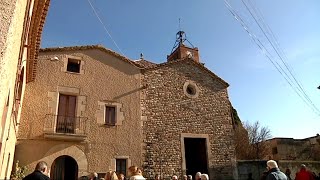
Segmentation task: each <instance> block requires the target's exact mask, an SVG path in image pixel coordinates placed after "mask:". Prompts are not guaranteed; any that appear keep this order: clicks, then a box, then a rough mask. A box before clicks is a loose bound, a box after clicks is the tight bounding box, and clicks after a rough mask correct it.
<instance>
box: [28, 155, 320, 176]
mask: <svg viewBox="0 0 320 180" xmlns="http://www.w3.org/2000/svg"><path fill="white" fill-rule="evenodd" d="M128 172H129V174H128V175H129V177H130V178H126V177H125V176H124V174H121V173H116V172H115V171H109V172H107V173H106V175H105V176H104V178H100V179H99V178H98V174H97V173H95V172H93V173H90V174H89V175H88V176H82V177H80V178H79V180H146V178H144V177H143V175H142V169H141V168H139V167H137V166H131V167H129V169H128ZM178 179H179V178H178V176H176V175H173V176H172V177H171V180H178ZM23 180H50V170H49V169H48V165H47V163H46V162H44V161H40V162H38V164H37V165H36V168H35V170H34V172H32V173H31V174H29V175H28V176H26V177H25V178H23ZM155 180H161V176H160V175H156V176H155ZM181 180H192V175H183V176H182V178H181ZM195 180H209V175H208V174H202V173H201V172H197V173H196V174H195ZM247 180H254V179H253V178H252V173H249V175H248V179H247ZM260 180H293V179H292V178H291V171H290V169H286V171H285V173H283V172H281V171H280V169H279V167H278V164H277V162H276V161H274V160H269V161H267V171H266V172H264V173H263V174H262V176H261V178H260ZM294 180H320V173H319V176H317V175H316V174H315V173H313V172H310V171H308V170H307V167H306V165H304V164H302V165H301V167H300V171H299V172H297V173H296V176H295V178H294Z"/></svg>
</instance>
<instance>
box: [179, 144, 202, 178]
mask: <svg viewBox="0 0 320 180" xmlns="http://www.w3.org/2000/svg"><path fill="white" fill-rule="evenodd" d="M184 149H185V161H186V171H187V172H186V173H187V174H188V175H192V176H193V177H194V175H195V174H196V173H197V172H201V173H206V174H208V156H207V145H206V138H184Z"/></svg>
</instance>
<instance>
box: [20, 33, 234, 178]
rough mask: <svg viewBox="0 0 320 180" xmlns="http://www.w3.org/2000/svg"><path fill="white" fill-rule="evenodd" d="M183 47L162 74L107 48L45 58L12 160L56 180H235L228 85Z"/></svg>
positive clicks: (53, 52) (52, 51)
mask: <svg viewBox="0 0 320 180" xmlns="http://www.w3.org/2000/svg"><path fill="white" fill-rule="evenodd" d="M179 38H180V39H178V40H179V43H178V44H177V46H176V47H175V48H174V51H173V52H172V53H171V54H170V55H169V56H168V59H167V62H165V63H161V64H155V63H152V62H150V61H147V60H145V59H143V57H141V59H139V60H136V61H133V60H130V59H128V58H125V57H123V56H121V55H119V54H117V53H115V52H113V51H111V50H108V49H106V48H104V47H102V46H76V47H64V48H47V49H43V50H41V52H40V57H39V61H38V64H37V76H36V79H35V81H34V82H32V83H29V84H28V85H27V86H26V93H25V101H27V102H28V104H25V105H24V106H23V111H22V121H21V123H20V131H19V135H18V145H17V146H16V152H17V153H16V156H15V159H16V160H19V161H20V162H21V163H22V164H23V165H27V166H29V167H33V166H34V165H35V163H36V162H38V161H39V160H44V161H46V162H48V164H49V168H51V177H52V179H75V178H76V177H79V176H82V175H86V174H87V173H89V172H92V171H95V172H98V173H99V174H100V175H102V176H103V173H105V172H107V171H109V170H115V171H118V172H119V171H120V172H123V173H125V174H126V173H127V172H126V170H127V168H128V167H129V166H130V165H138V166H142V167H143V168H144V175H145V176H146V177H147V178H148V179H153V177H154V175H155V174H161V176H162V177H163V178H170V176H172V175H178V176H181V175H183V174H186V173H187V174H192V175H194V174H195V172H197V171H201V172H202V173H208V174H209V175H210V177H211V178H213V179H236V176H237V175H236V168H235V148H234V142H233V122H232V115H231V114H232V108H231V104H230V101H229V98H228V93H227V87H228V86H229V85H228V84H227V83H226V82H225V81H224V80H222V79H221V78H219V77H218V76H217V75H215V74H214V73H213V72H211V71H210V70H209V69H207V68H206V67H205V66H204V65H203V64H201V62H200V58H199V53H198V49H197V48H190V47H187V46H185V45H184V43H183V41H182V36H179ZM44 59H59V61H56V62H49V61H44ZM62 172H64V173H62ZM68 172H69V173H68ZM70 172H72V173H70ZM62 174H64V175H62Z"/></svg>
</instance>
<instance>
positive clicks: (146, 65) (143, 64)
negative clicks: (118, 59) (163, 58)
mask: <svg viewBox="0 0 320 180" xmlns="http://www.w3.org/2000/svg"><path fill="white" fill-rule="evenodd" d="M134 62H135V63H136V64H138V65H140V66H141V67H143V68H151V67H154V66H156V65H157V64H156V63H153V62H151V61H147V60H145V59H139V60H136V61H134Z"/></svg>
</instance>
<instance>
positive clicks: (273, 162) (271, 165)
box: [267, 160, 278, 170]
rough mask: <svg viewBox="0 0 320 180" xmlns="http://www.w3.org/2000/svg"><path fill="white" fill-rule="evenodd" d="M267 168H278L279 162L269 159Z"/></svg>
mask: <svg viewBox="0 0 320 180" xmlns="http://www.w3.org/2000/svg"><path fill="white" fill-rule="evenodd" d="M267 168H268V170H270V169H273V168H278V164H277V162H276V161H274V160H269V161H267Z"/></svg>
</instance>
